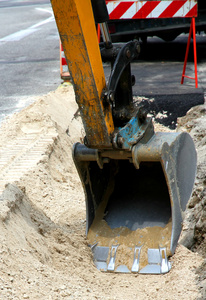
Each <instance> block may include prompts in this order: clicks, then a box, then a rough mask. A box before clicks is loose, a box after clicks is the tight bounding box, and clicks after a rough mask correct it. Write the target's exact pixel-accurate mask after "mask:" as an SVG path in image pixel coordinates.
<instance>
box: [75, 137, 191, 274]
mask: <svg viewBox="0 0 206 300" xmlns="http://www.w3.org/2000/svg"><path fill="white" fill-rule="evenodd" d="M73 158H74V162H75V164H76V167H77V170H78V172H79V175H80V178H81V181H82V184H83V186H84V190H85V195H86V232H87V237H88V241H89V244H90V246H91V249H92V252H93V256H94V262H95V265H96V267H97V268H98V269H100V270H102V271H110V272H113V271H114V272H124V273H128V272H139V273H143V274H144V273H145V274H147V273H149V274H160V273H166V272H168V271H169V270H170V268H171V264H170V262H169V259H168V257H169V256H171V255H172V254H173V253H174V251H175V248H176V246H177V242H178V238H179V235H180V233H181V229H182V221H183V218H184V212H185V209H186V205H187V202H188V200H189V198H190V195H191V192H192V188H193V184H194V179H195V173H196V150H195V147H194V143H193V141H192V139H191V137H190V135H189V134H187V133H162V132H158V133H156V134H154V135H153V136H152V138H151V139H150V140H149V141H148V142H147V143H145V144H142V143H138V144H136V145H134V146H133V148H132V151H131V152H129V151H128V152H127V153H124V152H122V151H101V152H100V151H98V150H96V149H89V148H87V147H86V146H84V145H82V144H79V143H77V144H75V145H74V148H73Z"/></svg>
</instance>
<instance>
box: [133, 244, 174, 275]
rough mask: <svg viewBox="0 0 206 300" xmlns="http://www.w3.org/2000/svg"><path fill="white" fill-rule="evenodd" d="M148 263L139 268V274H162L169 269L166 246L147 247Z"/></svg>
mask: <svg viewBox="0 0 206 300" xmlns="http://www.w3.org/2000/svg"><path fill="white" fill-rule="evenodd" d="M147 253H148V265H147V266H146V267H144V268H143V269H141V270H140V272H139V273H141V274H163V273H167V272H169V271H170V269H171V263H170V262H169V261H168V259H167V254H166V248H165V247H161V248H159V249H148V252H147Z"/></svg>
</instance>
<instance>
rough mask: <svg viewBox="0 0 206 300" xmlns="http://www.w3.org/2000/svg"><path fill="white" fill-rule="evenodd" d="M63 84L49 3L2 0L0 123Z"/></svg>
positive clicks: (0, 29)
mask: <svg viewBox="0 0 206 300" xmlns="http://www.w3.org/2000/svg"><path fill="white" fill-rule="evenodd" d="M60 83H61V78H60V68H59V36H58V32H57V29H56V24H55V21H54V18H53V13H52V9H51V5H50V2H49V1H48V0H47V1H45V0H44V1H43V0H42V1H40V0H39V1H38V0H37V1H29V0H27V1H18V0H15V1H14V0H13V1H9V0H7V1H0V122H1V121H2V120H3V119H4V118H5V116H7V115H10V114H12V113H13V112H16V111H19V110H20V109H22V108H23V107H25V106H26V105H28V104H30V103H31V101H32V97H33V96H36V95H43V94H46V93H48V92H49V91H52V90H55V88H57V87H58V85H59V84H60Z"/></svg>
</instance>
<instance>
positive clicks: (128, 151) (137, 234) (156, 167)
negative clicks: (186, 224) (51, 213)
mask: <svg viewBox="0 0 206 300" xmlns="http://www.w3.org/2000/svg"><path fill="white" fill-rule="evenodd" d="M51 5H52V8H53V12H54V16H55V20H56V24H57V28H58V31H59V35H60V39H61V43H62V45H63V49H64V53H65V57H66V60H67V64H68V67H69V71H70V74H71V78H72V84H73V88H74V91H75V97H76V102H77V104H78V107H79V111H80V115H81V119H82V122H83V126H84V130H85V138H84V142H83V143H79V142H77V143H76V144H75V145H74V146H73V150H72V155H73V160H74V163H75V165H76V168H77V171H78V174H79V177H80V179H81V182H82V185H83V188H84V192H85V203H86V236H87V239H88V245H89V246H90V247H91V251H92V255H93V259H94V264H95V266H96V267H97V269H99V270H101V271H102V272H117V273H118V272H120V273H140V274H164V273H167V272H169V271H170V269H171V267H172V263H171V261H170V257H171V256H172V255H173V254H174V252H175V249H176V247H177V244H178V239H179V236H180V233H181V230H182V222H183V219H184V215H185V210H186V206H187V203H188V200H189V198H190V196H191V193H192V189H193V185H194V180H195V176H196V163H197V156H196V150H195V146H194V142H193V140H192V138H191V137H190V135H189V134H188V133H187V132H155V130H154V124H153V121H152V119H151V117H149V116H148V113H147V111H146V110H145V109H144V108H143V107H142V106H141V105H139V106H138V105H137V104H136V102H135V101H134V100H133V93H132V86H133V85H134V84H135V77H134V76H133V75H132V74H131V64H132V61H134V60H137V59H138V56H139V53H140V44H139V42H138V41H137V40H131V41H129V42H127V43H124V44H121V43H112V41H111V37H110V34H109V31H108V26H107V24H108V23H107V22H108V20H109V17H108V12H107V8H106V4H105V0H84V1H82V0H51ZM97 24H99V26H100V29H101V35H102V39H103V42H101V43H99V41H98V38H97V30H96V26H97ZM105 62H107V63H109V64H110V65H111V72H110V77H109V79H108V80H107V82H106V77H105V73H104V68H103V63H105Z"/></svg>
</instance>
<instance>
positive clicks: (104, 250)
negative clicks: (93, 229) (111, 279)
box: [91, 245, 171, 274]
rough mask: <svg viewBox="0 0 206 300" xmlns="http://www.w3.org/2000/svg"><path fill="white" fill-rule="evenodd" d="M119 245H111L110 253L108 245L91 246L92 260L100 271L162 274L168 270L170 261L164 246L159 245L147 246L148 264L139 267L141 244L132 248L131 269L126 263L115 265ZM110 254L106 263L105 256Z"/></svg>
mask: <svg viewBox="0 0 206 300" xmlns="http://www.w3.org/2000/svg"><path fill="white" fill-rule="evenodd" d="M118 247H119V245H112V247H111V250H110V254H109V247H102V246H96V245H95V246H94V247H91V249H92V252H93V255H94V262H95V265H96V267H97V268H98V269H99V270H101V271H105V272H106V271H109V272H120V273H130V272H132V273H140V274H164V273H167V272H169V271H170V269H171V263H170V262H169V261H168V258H167V253H166V247H160V248H159V249H152V248H149V249H148V251H147V254H148V264H147V265H146V266H145V267H143V268H142V269H140V262H141V257H140V256H141V249H142V246H135V248H134V260H133V264H132V268H131V270H130V269H129V268H128V266H126V265H120V266H117V265H116V262H115V260H116V255H117V250H118ZM108 256H110V259H109V264H108V265H107V258H108Z"/></svg>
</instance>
